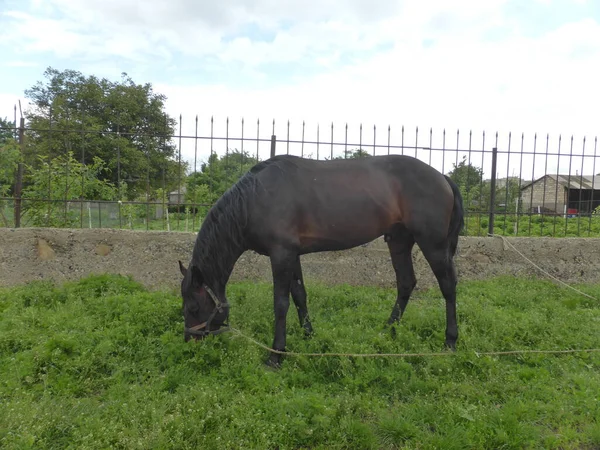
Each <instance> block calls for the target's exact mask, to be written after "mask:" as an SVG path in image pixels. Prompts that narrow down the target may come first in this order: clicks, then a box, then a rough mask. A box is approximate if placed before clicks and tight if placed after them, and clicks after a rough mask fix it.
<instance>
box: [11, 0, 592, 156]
mask: <svg viewBox="0 0 600 450" xmlns="http://www.w3.org/2000/svg"><path fill="white" fill-rule="evenodd" d="M505 3H507V2H506V1H505V0H487V1H485V2H483V1H480V0H456V1H453V2H447V1H446V0H431V1H428V2H427V3H425V2H422V1H421V2H419V1H406V2H398V1H392V0H389V1H380V2H378V3H376V4H375V3H371V2H370V1H369V0H353V1H350V2H341V1H340V0H327V1H324V2H322V1H320V0H319V1H317V0H308V1H307V2H304V3H302V2H296V1H294V2H291V1H281V0H279V1H278V0H255V1H252V2H250V1H244V0H232V1H231V2H227V3H222V4H221V3H218V2H192V1H184V0H178V1H174V2H172V3H170V4H168V6H167V3H166V2H158V1H156V0H150V1H147V2H144V3H143V7H141V6H139V5H142V4H141V3H139V2H132V1H130V2H128V1H123V0H119V1H117V0H104V1H100V0H92V1H90V2H89V3H86V4H85V5H84V4H83V3H81V2H77V1H74V0H49V1H44V2H37V3H36V5H35V6H34V7H33V8H32V9H30V10H29V11H28V12H27V13H23V12H12V13H10V14H9V18H11V19H12V22H11V23H12V24H13V25H12V26H11V28H10V30H8V31H5V34H4V35H3V36H6V33H9V32H10V33H12V34H11V35H12V36H19V40H18V41H11V42H13V43H14V44H15V45H19V42H23V41H24V42H26V45H27V47H26V48H25V49H24V50H25V51H27V50H30V51H35V52H42V53H44V54H46V53H55V54H57V55H59V56H62V57H64V58H67V59H69V60H71V61H73V65H72V66H71V67H69V68H75V69H77V70H84V68H88V69H90V70H92V69H94V70H96V68H103V70H109V71H110V72H111V73H112V72H114V73H118V72H120V70H119V63H118V62H117V61H118V60H117V59H116V58H115V57H117V56H119V57H121V58H123V59H124V60H127V61H134V62H135V64H136V66H137V67H144V68H146V69H152V70H156V71H161V72H162V71H163V69H164V68H165V67H167V66H168V67H170V68H173V69H174V70H173V73H175V74H178V73H179V71H186V70H187V71H189V70H191V68H192V67H193V66H194V65H195V64H197V63H188V61H203V60H202V57H203V56H211V57H212V59H211V60H210V62H207V63H206V64H210V67H209V69H210V70H212V71H213V72H214V73H217V74H218V73H225V72H227V73H231V72H232V71H234V70H235V71H239V74H242V77H243V79H245V80H254V81H259V82H260V83H258V84H256V85H255V86H261V87H244V88H241V87H240V86H239V85H236V84H232V83H227V82H225V81H222V82H216V83H210V84H208V83H206V82H203V80H202V79H201V76H200V75H198V80H197V81H196V82H190V81H189V79H188V81H187V82H186V83H183V82H176V81H173V82H170V83H157V82H156V81H155V80H152V79H149V80H147V79H143V80H139V78H138V77H136V74H135V73H132V72H131V71H129V73H130V74H131V75H132V76H133V78H134V79H135V80H138V82H145V81H150V82H153V84H154V86H155V90H156V91H157V92H162V93H165V94H166V95H167V97H168V102H167V106H168V109H169V112H170V113H171V114H172V115H174V116H179V114H180V113H182V114H183V116H184V126H183V129H184V133H186V134H193V132H194V127H193V125H194V123H193V122H194V117H195V115H196V114H199V115H200V129H201V131H200V134H203V135H206V134H207V132H208V126H209V118H210V116H211V115H213V114H214V115H215V129H214V131H215V135H220V136H224V135H225V129H224V124H225V122H224V120H225V118H226V117H228V116H229V117H230V119H231V123H230V136H239V134H240V131H241V130H240V127H239V123H240V120H241V118H242V117H244V118H245V119H246V125H245V130H244V131H245V133H246V136H249V135H250V136H252V137H255V136H256V120H257V119H258V118H260V119H261V130H262V131H261V137H264V138H268V137H269V136H270V129H271V126H272V125H271V121H272V120H273V118H275V120H276V133H277V136H278V138H282V137H285V136H286V134H287V128H286V126H285V124H286V121H287V120H288V119H290V120H291V138H292V139H295V138H300V135H301V130H302V126H301V124H302V121H303V120H305V121H306V123H307V125H306V129H305V131H306V135H305V138H306V139H315V138H316V126H317V123H319V124H320V125H321V128H320V138H321V140H325V141H327V140H329V139H330V135H329V133H330V127H331V121H334V122H335V128H334V131H335V133H336V134H335V136H334V140H336V141H343V140H344V137H345V135H344V128H343V127H344V124H345V123H346V122H348V124H349V136H350V139H351V140H352V141H353V142H357V141H358V140H359V136H358V125H359V124H360V123H363V124H364V129H363V144H364V143H368V144H372V142H373V124H375V125H376V126H377V143H385V142H386V141H387V126H388V125H391V127H392V141H393V143H399V141H400V137H399V135H400V130H401V126H402V125H405V126H406V140H405V142H406V143H410V144H411V145H412V144H413V143H414V140H415V136H414V134H415V132H414V130H415V127H416V126H419V127H420V128H419V136H420V138H419V139H420V140H419V142H420V143H421V145H427V144H428V142H429V136H428V133H429V127H434V136H433V141H434V145H440V146H441V145H442V141H441V137H442V135H441V133H442V130H443V129H444V127H445V128H446V130H447V140H446V147H451V146H456V130H457V128H460V130H461V144H460V146H461V147H464V146H467V145H468V144H467V141H466V139H467V138H466V134H467V133H468V131H469V129H472V130H473V131H474V138H473V147H481V145H482V144H481V141H482V133H483V131H486V132H487V135H486V148H491V147H492V146H493V142H492V141H493V140H494V139H495V137H494V134H493V133H494V132H495V131H499V133H500V137H499V146H500V147H502V148H506V147H507V145H508V143H507V136H508V132H509V131H510V130H512V131H513V133H515V134H514V135H513V142H512V146H513V149H514V146H515V145H516V146H519V145H520V142H519V138H518V136H520V133H521V132H525V133H526V141H525V142H526V144H525V145H526V146H529V147H530V146H531V145H532V137H533V134H534V133H535V132H539V133H542V134H545V133H546V132H549V133H551V136H557V135H558V134H559V133H563V134H569V133H575V134H576V138H577V139H581V137H582V135H583V134H584V133H585V134H587V135H588V136H593V135H596V134H598V124H597V105H598V104H600V89H598V82H597V78H598V76H597V60H598V56H600V25H599V24H598V21H597V20H593V19H591V18H588V19H583V20H580V21H577V22H573V23H564V24H563V25H562V26H560V27H558V28H556V29H554V30H548V31H547V32H546V33H545V34H543V33H538V34H537V35H536V36H534V37H532V36H531V35H530V34H528V33H527V31H528V30H526V29H523V28H520V26H522V25H519V22H518V21H517V20H516V19H515V17H507V16H506V15H505V14H504V12H503V6H504V5H505ZM374 5H376V7H375V6H374ZM57 12H58V13H57ZM248 23H256V24H258V25H260V29H261V30H263V31H265V32H268V33H270V34H272V35H273V36H274V39H273V40H272V42H265V41H264V40H263V41H261V40H252V36H251V35H249V34H247V33H246V34H245V33H243V30H244V25H247V24H248ZM15 27H16V28H15ZM0 34H2V32H0ZM232 35H239V37H238V38H234V39H231V40H227V39H224V38H225V37H228V36H232ZM23 36H26V38H23ZM185 58H187V60H186V59H185ZM270 63H277V64H278V65H279V66H283V67H285V66H289V67H294V68H295V70H297V73H293V74H292V76H291V77H288V78H286V79H285V80H282V79H281V78H280V77H279V76H278V74H274V73H271V72H269V71H267V70H266V69H265V68H264V66H265V65H268V64H270ZM188 64H189V65H188ZM204 69H207V67H204ZM309 69H310V70H309ZM94 73H95V72H94ZM236 73H237V72H236ZM248 84H250V85H252V83H248ZM26 87H29V86H24V87H23V88H26ZM0 99H1V100H3V99H2V98H0ZM2 103H3V102H2ZM463 139H464V140H463ZM553 139H554V138H553ZM188 144H189V142H188ZM188 144H185V148H184V156H185V157H186V158H190V157H191V155H192V153H190V152H192V151H193V146H191V147H190V145H188ZM213 144H214V146H215V148H216V149H218V150H219V151H221V150H223V149H224V143H223V142H220V141H219V142H214V143H213ZM207 145H208V143H207V141H202V143H201V145H200V152H201V154H203V155H206V152H207V151H209V150H210V148H209V147H207ZM236 145H237V146H238V147H239V143H238V144H236ZM236 145H232V146H236ZM552 145H554V144H552ZM207 148H208V150H207ZM267 149H268V144H267V143H264V144H261V146H260V151H261V152H262V151H266V152H267V153H268V150H267ZM311 151H312V150H311ZM320 151H325V152H328V151H329V148H325V149H323V148H322V146H321V147H320ZM202 152H203V153H202ZM261 155H262V156H266V154H264V153H261Z"/></svg>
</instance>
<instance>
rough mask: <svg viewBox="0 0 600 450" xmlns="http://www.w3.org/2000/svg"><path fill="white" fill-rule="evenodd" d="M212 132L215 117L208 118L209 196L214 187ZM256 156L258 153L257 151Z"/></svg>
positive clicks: (212, 192)
mask: <svg viewBox="0 0 600 450" xmlns="http://www.w3.org/2000/svg"><path fill="white" fill-rule="evenodd" d="M214 131H215V117H214V116H210V156H209V157H208V172H209V173H208V175H209V177H208V180H209V181H208V190H209V192H210V193H211V194H214V193H215V191H214V185H213V171H214V168H213V166H214V161H213V152H214V147H213V145H214V134H215V133H214ZM257 154H258V151H257Z"/></svg>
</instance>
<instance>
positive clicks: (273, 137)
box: [271, 134, 277, 158]
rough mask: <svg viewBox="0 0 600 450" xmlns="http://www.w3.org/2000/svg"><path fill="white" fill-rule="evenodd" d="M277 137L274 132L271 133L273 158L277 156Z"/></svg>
mask: <svg viewBox="0 0 600 450" xmlns="http://www.w3.org/2000/svg"><path fill="white" fill-rule="evenodd" d="M276 142H277V141H276V137H275V135H274V134H272V135H271V158H274V157H275V144H276Z"/></svg>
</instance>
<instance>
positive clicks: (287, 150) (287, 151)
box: [285, 119, 333, 155]
mask: <svg viewBox="0 0 600 450" xmlns="http://www.w3.org/2000/svg"><path fill="white" fill-rule="evenodd" d="M332 126H333V125H332ZM285 154H286V155H289V154H290V119H288V121H287V140H286V149H285Z"/></svg>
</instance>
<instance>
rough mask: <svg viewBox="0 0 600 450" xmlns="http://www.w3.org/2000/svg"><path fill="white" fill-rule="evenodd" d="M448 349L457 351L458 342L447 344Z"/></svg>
mask: <svg viewBox="0 0 600 450" xmlns="http://www.w3.org/2000/svg"><path fill="white" fill-rule="evenodd" d="M446 349H447V350H450V351H452V352H455V351H456V342H446Z"/></svg>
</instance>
